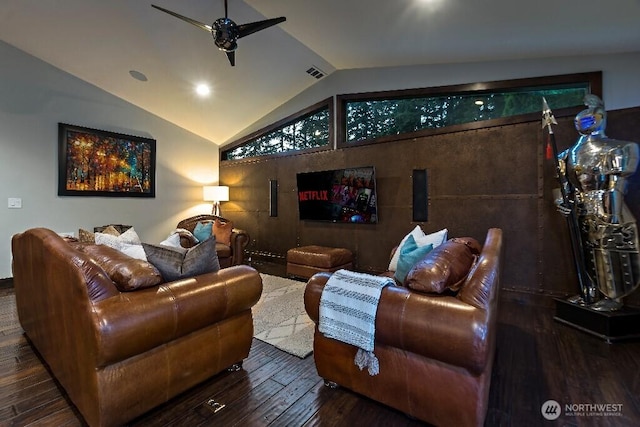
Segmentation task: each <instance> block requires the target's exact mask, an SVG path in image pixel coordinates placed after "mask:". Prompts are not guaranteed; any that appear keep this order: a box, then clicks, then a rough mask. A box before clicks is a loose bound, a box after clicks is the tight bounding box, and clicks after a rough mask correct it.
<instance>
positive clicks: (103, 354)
mask: <svg viewBox="0 0 640 427" xmlns="http://www.w3.org/2000/svg"><path fill="white" fill-rule="evenodd" d="M261 294H262V279H261V277H260V274H259V273H258V272H257V271H256V270H254V269H253V268H251V267H249V266H246V265H243V266H235V267H230V268H226V269H222V270H220V271H218V272H217V273H208V274H203V275H200V276H196V277H192V278H188V279H182V280H177V281H175V282H170V283H165V284H162V285H159V286H157V287H154V288H147V289H142V290H139V291H135V292H126V293H122V294H120V295H117V296H114V297H111V298H108V299H105V300H103V301H100V302H99V303H97V304H95V305H94V308H93V312H94V328H95V330H96V332H95V333H96V336H97V339H98V351H97V354H96V359H97V360H96V363H97V364H98V366H105V365H108V364H111V363H114V362H117V361H120V360H124V359H126V358H128V357H131V356H134V355H136V354H141V353H144V352H145V351H148V350H150V349H153V348H155V347H157V346H159V345H162V344H164V343H167V342H170V341H172V340H174V339H176V338H179V337H181V336H186V335H188V334H189V333H191V332H193V331H196V330H199V329H202V328H205V327H207V326H209V325H213V324H215V323H216V322H219V321H221V320H224V319H227V318H229V317H232V316H234V315H235V314H238V313H241V312H243V311H246V310H250V309H251V307H252V306H253V305H255V304H256V302H258V300H259V299H260V295H261Z"/></svg>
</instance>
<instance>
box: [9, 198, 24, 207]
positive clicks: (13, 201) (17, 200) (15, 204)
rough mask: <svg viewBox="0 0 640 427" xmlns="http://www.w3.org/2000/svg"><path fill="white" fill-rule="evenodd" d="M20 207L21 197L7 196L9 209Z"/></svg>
mask: <svg viewBox="0 0 640 427" xmlns="http://www.w3.org/2000/svg"><path fill="white" fill-rule="evenodd" d="M20 208H22V199H21V198H19V197H9V209H20Z"/></svg>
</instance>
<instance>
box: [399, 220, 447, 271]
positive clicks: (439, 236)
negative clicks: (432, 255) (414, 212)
mask: <svg viewBox="0 0 640 427" xmlns="http://www.w3.org/2000/svg"><path fill="white" fill-rule="evenodd" d="M447 233H448V230H447V229H446V228H443V229H442V230H440V231H436V232H435V233H430V234H425V233H424V231H422V228H421V227H420V226H419V225H416V227H415V228H414V229H413V230H411V232H410V233H409V234H407V235H406V236H404V237H403V238H402V240H401V241H400V244H399V245H398V250H396V251H395V252H394V254H393V256H392V257H391V261H390V262H389V267H388V270H389V271H396V269H397V268H398V258H399V257H400V251H399V250H400V248H402V246H403V245H404V243H405V242H406V241H407V239H408V238H409V236H413V238H414V239H415V241H416V244H417V245H418V246H426V245H429V244H432V245H433V247H434V248H436V247H438V246H439V245H441V244H442V243H443V242H445V241H446V240H447Z"/></svg>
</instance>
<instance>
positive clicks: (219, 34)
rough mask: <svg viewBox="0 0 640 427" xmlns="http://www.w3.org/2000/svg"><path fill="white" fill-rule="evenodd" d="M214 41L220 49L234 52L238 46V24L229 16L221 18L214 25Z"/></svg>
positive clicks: (212, 32)
mask: <svg viewBox="0 0 640 427" xmlns="http://www.w3.org/2000/svg"><path fill="white" fill-rule="evenodd" d="M212 28H213V29H212V31H211V34H212V35H213V41H214V43H215V44H216V46H218V48H219V49H220V50H223V51H225V52H233V51H234V50H236V48H237V47H238V43H237V40H238V36H239V32H238V26H237V25H236V23H235V22H233V21H232V20H231V19H229V18H220V19H216V21H215V22H214V23H213V25H212Z"/></svg>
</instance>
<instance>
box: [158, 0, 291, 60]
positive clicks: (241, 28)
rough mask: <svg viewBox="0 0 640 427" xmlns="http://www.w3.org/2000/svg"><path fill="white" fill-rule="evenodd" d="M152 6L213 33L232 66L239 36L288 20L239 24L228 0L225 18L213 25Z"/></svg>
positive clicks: (267, 20) (215, 41)
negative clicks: (231, 16) (233, 17)
mask: <svg viewBox="0 0 640 427" xmlns="http://www.w3.org/2000/svg"><path fill="white" fill-rule="evenodd" d="M151 6H152V7H154V8H156V9H158V10H161V11H162V12H165V13H168V14H169V15H173V16H175V17H176V18H179V19H182V20H183V21H186V22H188V23H190V24H192V25H195V26H196V27H198V28H202V29H203V30H205V31H208V32H209V33H211V35H212V36H213V42H214V43H215V44H216V46H218V49H220V50H221V51H223V52H225V53H226V54H227V58H229V63H230V64H231V66H232V67H233V66H234V65H236V56H235V51H236V48H237V47H238V43H237V42H238V39H239V38H242V37H245V36H248V35H249V34H253V33H255V32H257V31H260V30H264V29H265V28H269V27H271V26H273V25H276V24H279V23H281V22H284V21H286V20H287V18H285V17H284V16H282V17H280V18H273V19H266V20H264V21H257V22H251V23H248V24H242V25H238V24H236V23H235V22H233V21H232V20H231V19H229V18H228V17H227V0H224V18H219V19H216V20H215V21H214V23H213V24H211V25H207V24H203V23H202V22H198V21H196V20H194V19H191V18H187V17H186V16H182V15H180V14H177V13H175V12H172V11H170V10H167V9H165V8H162V7H160V6H156V5H154V4H152V5H151Z"/></svg>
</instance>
